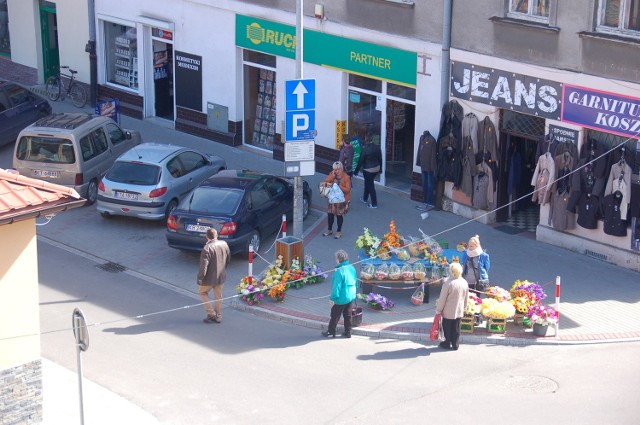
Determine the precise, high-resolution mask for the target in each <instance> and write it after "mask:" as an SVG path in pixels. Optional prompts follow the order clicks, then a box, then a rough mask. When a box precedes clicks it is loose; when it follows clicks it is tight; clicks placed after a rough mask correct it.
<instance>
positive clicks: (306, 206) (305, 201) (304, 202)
mask: <svg viewBox="0 0 640 425" xmlns="http://www.w3.org/2000/svg"><path fill="white" fill-rule="evenodd" d="M310 207H311V201H310V200H309V198H307V197H306V196H303V197H302V219H303V220H304V219H306V218H307V216H308V215H309V208H310Z"/></svg>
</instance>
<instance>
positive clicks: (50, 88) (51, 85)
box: [46, 77, 61, 101]
mask: <svg viewBox="0 0 640 425" xmlns="http://www.w3.org/2000/svg"><path fill="white" fill-rule="evenodd" d="M60 91H61V87H60V78H58V77H49V78H47V85H46V92H47V96H48V97H49V99H51V100H53V101H56V100H58V99H60Z"/></svg>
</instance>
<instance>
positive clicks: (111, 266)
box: [96, 262, 127, 273]
mask: <svg viewBox="0 0 640 425" xmlns="http://www.w3.org/2000/svg"><path fill="white" fill-rule="evenodd" d="M96 267H97V268H99V269H101V270H104V271H105V272H109V273H120V272H123V271H125V270H126V269H127V268H126V267H125V266H123V265H120V264H118V263H111V262H109V263H105V264H99V265H97V266H96Z"/></svg>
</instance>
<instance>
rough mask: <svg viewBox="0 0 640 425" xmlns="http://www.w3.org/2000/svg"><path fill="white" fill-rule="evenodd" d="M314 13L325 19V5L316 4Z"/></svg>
mask: <svg viewBox="0 0 640 425" xmlns="http://www.w3.org/2000/svg"><path fill="white" fill-rule="evenodd" d="M313 14H314V16H315V17H316V18H318V19H324V5H322V4H316V7H315V9H314V13H313Z"/></svg>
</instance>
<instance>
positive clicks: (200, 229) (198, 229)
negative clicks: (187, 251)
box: [186, 224, 210, 233]
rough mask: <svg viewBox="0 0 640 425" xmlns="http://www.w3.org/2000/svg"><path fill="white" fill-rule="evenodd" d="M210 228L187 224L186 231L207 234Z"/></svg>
mask: <svg viewBox="0 0 640 425" xmlns="http://www.w3.org/2000/svg"><path fill="white" fill-rule="evenodd" d="M209 227H210V226H201V225H199V224H187V226H186V229H187V231H188V232H199V233H205V232H206V231H207V229H208V228H209Z"/></svg>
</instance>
